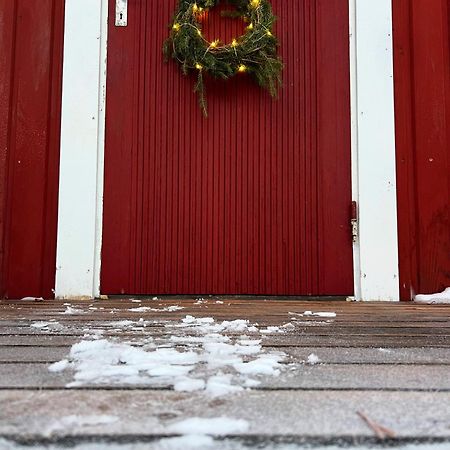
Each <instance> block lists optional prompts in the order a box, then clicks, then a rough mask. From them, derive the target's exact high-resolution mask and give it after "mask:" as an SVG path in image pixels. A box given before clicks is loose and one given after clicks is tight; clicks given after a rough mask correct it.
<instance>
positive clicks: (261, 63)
mask: <svg viewBox="0 0 450 450" xmlns="http://www.w3.org/2000/svg"><path fill="white" fill-rule="evenodd" d="M218 1H219V0H196V1H195V2H193V3H192V2H191V1H190V0H179V4H178V10H177V12H176V14H175V17H174V20H173V22H172V24H171V33H170V36H169V38H168V39H167V40H166V42H165V44H164V53H165V55H166V57H168V56H171V57H173V58H174V59H176V60H177V61H178V62H179V63H180V64H181V66H182V70H183V72H184V73H185V74H187V73H188V72H189V70H194V69H195V70H196V71H197V72H198V78H197V83H196V86H195V91H196V92H197V93H198V94H199V102H200V106H201V108H202V110H203V112H204V113H205V115H206V114H207V109H206V99H205V96H204V82H203V72H206V73H208V74H210V75H212V76H213V77H215V78H222V79H228V78H229V77H231V76H233V75H234V74H237V73H245V72H249V73H251V74H252V75H254V76H255V78H256V80H257V82H258V83H259V84H260V85H261V86H262V87H264V88H267V89H268V90H269V92H270V93H271V95H273V96H275V95H276V91H277V88H278V86H279V85H280V84H281V71H282V67H283V64H282V62H281V59H280V58H279V57H278V56H277V47H278V42H277V39H276V38H275V36H274V35H273V32H272V27H273V23H274V21H275V16H274V15H273V13H272V8H271V5H270V3H269V0H228V3H230V4H232V5H233V6H234V7H235V9H236V10H235V11H232V12H228V13H229V15H230V16H232V17H240V18H242V19H243V20H244V21H245V22H246V23H248V25H247V26H246V29H245V33H244V34H243V35H242V36H241V37H238V38H233V39H232V40H231V42H229V43H222V42H221V40H220V39H214V40H212V41H209V40H207V39H206V38H205V37H204V35H203V33H202V29H201V23H202V21H203V20H204V18H205V17H206V15H207V13H208V10H209V9H210V8H211V7H213V6H215V5H216V4H217V3H218Z"/></svg>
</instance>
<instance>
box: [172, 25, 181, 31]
mask: <svg viewBox="0 0 450 450" xmlns="http://www.w3.org/2000/svg"><path fill="white" fill-rule="evenodd" d="M179 29H180V24H179V23H174V24H173V26H172V30H174V31H178V30H179Z"/></svg>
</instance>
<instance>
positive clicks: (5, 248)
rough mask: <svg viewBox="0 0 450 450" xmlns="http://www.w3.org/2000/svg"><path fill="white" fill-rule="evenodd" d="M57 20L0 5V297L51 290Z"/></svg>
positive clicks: (54, 4) (59, 16)
mask: <svg viewBox="0 0 450 450" xmlns="http://www.w3.org/2000/svg"><path fill="white" fill-rule="evenodd" d="M63 14H64V12H63V1H61V0H59V1H58V0H40V1H34V0H26V1H25V0H15V1H11V0H0V264H1V265H0V296H6V297H10V298H11V297H20V296H25V295H35V296H41V295H42V296H47V297H49V296H51V295H52V289H53V287H54V275H55V253H56V219H57V212H56V208H57V186H58V159H59V158H58V155H59V127H60V102H61V87H60V86H61V65H62V45H63V42H62V41H63Z"/></svg>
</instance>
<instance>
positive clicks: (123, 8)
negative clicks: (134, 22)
mask: <svg viewBox="0 0 450 450" xmlns="http://www.w3.org/2000/svg"><path fill="white" fill-rule="evenodd" d="M127 25H128V0H116V27H126V26H127Z"/></svg>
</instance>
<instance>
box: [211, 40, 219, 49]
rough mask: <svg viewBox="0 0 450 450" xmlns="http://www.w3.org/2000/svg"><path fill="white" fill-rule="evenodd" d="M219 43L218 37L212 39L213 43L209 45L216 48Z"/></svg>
mask: <svg viewBox="0 0 450 450" xmlns="http://www.w3.org/2000/svg"><path fill="white" fill-rule="evenodd" d="M218 45H219V39H216V40H215V41H212V42H211V44H209V46H210V47H211V48H216V47H217V46H218Z"/></svg>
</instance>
